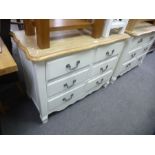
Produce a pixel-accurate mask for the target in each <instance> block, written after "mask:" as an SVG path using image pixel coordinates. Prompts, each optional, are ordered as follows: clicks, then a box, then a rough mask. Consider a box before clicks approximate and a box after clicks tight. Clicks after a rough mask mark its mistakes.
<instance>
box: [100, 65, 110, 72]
mask: <svg viewBox="0 0 155 155" xmlns="http://www.w3.org/2000/svg"><path fill="white" fill-rule="evenodd" d="M107 69H108V65H106V67H105V68H104V69H103V67H101V68H100V72H101V73H104V72H105V71H106V70H107Z"/></svg>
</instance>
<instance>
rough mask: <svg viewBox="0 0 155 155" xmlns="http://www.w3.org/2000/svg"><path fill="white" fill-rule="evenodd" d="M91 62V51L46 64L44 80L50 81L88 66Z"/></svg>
mask: <svg viewBox="0 0 155 155" xmlns="http://www.w3.org/2000/svg"><path fill="white" fill-rule="evenodd" d="M92 61H93V49H92V50H89V51H88V52H86V51H85V52H80V53H78V54H74V55H71V56H66V57H63V58H59V59H56V60H53V61H48V62H47V63H46V80H51V79H54V78H56V77H59V76H62V75H64V74H67V73H72V72H73V71H76V70H78V69H81V68H83V67H86V66H88V65H90V63H91V62H92Z"/></svg>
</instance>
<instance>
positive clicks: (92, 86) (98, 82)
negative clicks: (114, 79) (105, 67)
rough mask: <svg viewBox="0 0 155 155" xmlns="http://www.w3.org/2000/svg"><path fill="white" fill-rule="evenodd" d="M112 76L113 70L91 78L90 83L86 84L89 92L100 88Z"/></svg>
mask: <svg viewBox="0 0 155 155" xmlns="http://www.w3.org/2000/svg"><path fill="white" fill-rule="evenodd" d="M111 76H112V71H111V70H110V71H108V72H106V73H105V74H103V75H100V76H97V77H95V78H93V79H91V80H89V81H88V84H87V86H86V90H87V92H88V93H91V92H93V91H95V90H97V89H99V88H100V87H101V86H103V85H104V84H105V83H107V82H109V80H110V78H111Z"/></svg>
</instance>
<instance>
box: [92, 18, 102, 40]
mask: <svg viewBox="0 0 155 155" xmlns="http://www.w3.org/2000/svg"><path fill="white" fill-rule="evenodd" d="M103 27H104V19H95V21H94V23H93V25H92V37H94V38H100V37H101V36H102V32H103Z"/></svg>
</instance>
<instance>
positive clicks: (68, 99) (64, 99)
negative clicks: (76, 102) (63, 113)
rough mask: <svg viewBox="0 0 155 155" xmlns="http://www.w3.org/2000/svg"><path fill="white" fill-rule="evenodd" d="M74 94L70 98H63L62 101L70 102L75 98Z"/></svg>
mask: <svg viewBox="0 0 155 155" xmlns="http://www.w3.org/2000/svg"><path fill="white" fill-rule="evenodd" d="M73 96H74V94H71V95H70V97H69V98H63V99H62V100H63V101H65V102H67V101H70V100H71V99H72V98H73Z"/></svg>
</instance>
